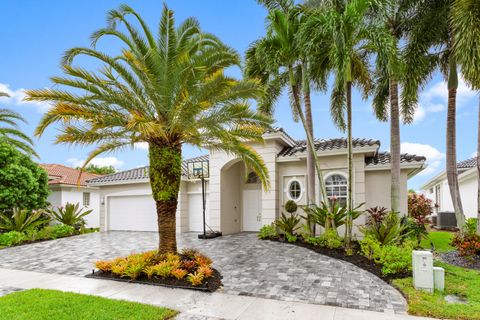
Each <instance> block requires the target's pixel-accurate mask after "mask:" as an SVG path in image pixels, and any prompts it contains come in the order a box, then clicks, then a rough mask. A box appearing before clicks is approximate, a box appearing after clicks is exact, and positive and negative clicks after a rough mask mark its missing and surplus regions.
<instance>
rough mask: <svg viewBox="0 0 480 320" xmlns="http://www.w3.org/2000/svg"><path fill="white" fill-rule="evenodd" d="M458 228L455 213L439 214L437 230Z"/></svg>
mask: <svg viewBox="0 0 480 320" xmlns="http://www.w3.org/2000/svg"><path fill="white" fill-rule="evenodd" d="M456 227H457V217H456V216H455V212H450V211H441V212H439V213H438V214H437V228H439V229H455V228H456Z"/></svg>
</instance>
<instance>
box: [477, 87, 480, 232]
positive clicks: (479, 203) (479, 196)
mask: <svg viewBox="0 0 480 320" xmlns="http://www.w3.org/2000/svg"><path fill="white" fill-rule="evenodd" d="M477 183H478V184H477V234H478V235H480V94H479V96H478V133H477Z"/></svg>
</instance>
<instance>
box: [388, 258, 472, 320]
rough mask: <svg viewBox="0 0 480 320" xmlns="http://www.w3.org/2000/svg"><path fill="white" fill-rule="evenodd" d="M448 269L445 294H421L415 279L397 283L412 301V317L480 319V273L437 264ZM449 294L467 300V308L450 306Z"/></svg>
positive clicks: (410, 306)
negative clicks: (447, 297)
mask: <svg viewBox="0 0 480 320" xmlns="http://www.w3.org/2000/svg"><path fill="white" fill-rule="evenodd" d="M435 265H436V266H439V267H443V268H444V269H445V291H444V292H438V291H435V292H434V293H433V294H432V293H427V292H423V291H417V290H415V289H414V287H413V285H412V278H405V279H396V280H393V284H394V285H395V286H396V287H397V288H399V289H400V290H401V291H402V292H403V293H404V295H405V296H406V298H407V300H408V313H410V314H413V315H419V316H427V317H435V318H442V319H445V318H446V319H469V320H471V319H472V320H473V319H480V289H479V288H480V272H478V271H475V270H469V269H465V268H460V267H456V266H452V265H449V264H446V263H440V262H435ZM447 294H455V295H457V296H460V297H464V298H466V299H467V301H468V303H467V304H449V303H447V302H446V301H445V299H444V298H445V296H446V295H447Z"/></svg>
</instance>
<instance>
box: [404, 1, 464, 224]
mask: <svg viewBox="0 0 480 320" xmlns="http://www.w3.org/2000/svg"><path fill="white" fill-rule="evenodd" d="M452 3H453V0H422V1H418V3H417V4H416V6H415V10H414V11H415V14H414V17H413V18H412V20H411V23H410V28H409V30H408V31H407V34H408V37H407V39H408V45H407V49H406V59H407V61H408V63H407V65H406V74H408V78H407V79H406V85H405V88H404V89H405V90H404V92H409V91H410V90H413V88H418V87H423V86H424V85H425V83H426V81H427V80H428V79H429V78H430V77H431V76H432V74H433V72H434V71H435V70H436V69H439V70H440V71H441V73H442V74H443V76H444V78H445V79H446V81H447V83H448V107H447V127H446V128H447V130H446V150H447V152H446V153H447V154H446V173H447V181H448V187H449V189H450V196H451V198H452V203H453V208H454V210H455V215H456V218H457V224H458V226H459V227H462V226H463V225H464V224H465V215H464V213H463V207H462V201H461V198H460V191H459V186H458V171H457V155H456V153H457V147H456V98H457V88H458V71H457V67H458V63H457V58H456V54H455V53H454V43H455V37H454V33H453V30H452V27H451V24H450V15H451V8H452Z"/></svg>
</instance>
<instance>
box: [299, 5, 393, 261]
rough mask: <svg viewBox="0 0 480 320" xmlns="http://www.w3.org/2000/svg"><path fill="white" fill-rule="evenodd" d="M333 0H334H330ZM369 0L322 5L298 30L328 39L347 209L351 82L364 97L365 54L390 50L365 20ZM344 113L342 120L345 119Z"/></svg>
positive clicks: (367, 81)
mask: <svg viewBox="0 0 480 320" xmlns="http://www.w3.org/2000/svg"><path fill="white" fill-rule="evenodd" d="M334 2H335V1H334ZM370 5H372V3H371V1H370V0H352V1H349V2H343V1H336V2H335V3H334V4H333V5H323V6H322V7H321V8H320V9H319V10H317V12H316V13H315V14H312V15H311V16H310V17H309V18H308V20H307V22H306V23H305V24H304V26H303V28H302V30H301V31H300V34H301V38H302V39H303V40H304V41H305V42H307V43H310V46H315V44H316V43H322V42H325V41H326V40H325V39H327V41H329V50H328V55H329V61H330V63H331V67H332V73H333V75H334V87H333V89H332V95H331V116H332V118H333V121H334V123H335V125H336V126H337V127H338V128H340V129H341V130H346V131H347V141H348V143H347V149H348V199H347V209H348V212H350V213H352V212H353V208H354V206H353V188H352V187H353V152H352V86H356V87H358V88H359V89H360V90H361V91H362V93H363V97H364V98H366V97H367V96H368V94H369V92H370V90H371V88H372V80H371V78H370V70H369V62H368V58H369V56H370V54H371V53H372V48H375V49H376V50H378V51H379V53H380V56H381V57H384V56H388V54H390V53H391V52H393V51H394V50H393V42H392V41H391V37H390V36H389V34H388V33H387V32H386V31H385V30H384V29H383V28H378V27H376V26H374V25H370V24H367V23H366V14H367V10H368V8H369V6H370ZM345 113H346V121H345ZM345 227H346V229H345V230H346V232H345V247H346V248H347V252H348V253H351V249H352V248H351V239H352V227H353V221H352V216H351V214H349V216H348V217H347V223H346V224H345Z"/></svg>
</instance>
